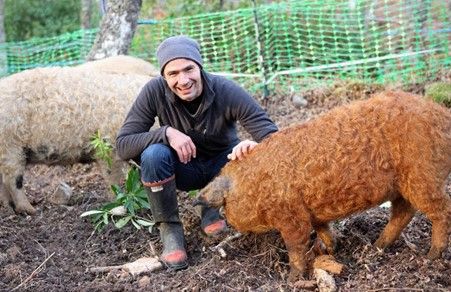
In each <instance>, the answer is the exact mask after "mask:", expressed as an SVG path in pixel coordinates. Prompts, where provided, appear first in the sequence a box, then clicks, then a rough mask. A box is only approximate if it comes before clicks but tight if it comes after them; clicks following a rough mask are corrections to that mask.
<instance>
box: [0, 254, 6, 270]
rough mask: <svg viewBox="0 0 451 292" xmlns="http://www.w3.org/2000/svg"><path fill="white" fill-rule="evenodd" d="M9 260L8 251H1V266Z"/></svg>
mask: <svg viewBox="0 0 451 292" xmlns="http://www.w3.org/2000/svg"><path fill="white" fill-rule="evenodd" d="M7 261H8V255H7V254H6V253H0V267H3V266H4V265H5V263H6V262H7Z"/></svg>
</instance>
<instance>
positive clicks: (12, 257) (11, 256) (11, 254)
mask: <svg viewBox="0 0 451 292" xmlns="http://www.w3.org/2000/svg"><path fill="white" fill-rule="evenodd" d="M6 254H7V255H8V257H9V259H10V260H11V261H14V260H16V258H17V255H18V254H20V249H19V248H18V247H17V246H16V245H15V246H13V247H10V248H8V249H7V250H6Z"/></svg>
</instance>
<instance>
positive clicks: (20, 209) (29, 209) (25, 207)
mask: <svg viewBox="0 0 451 292" xmlns="http://www.w3.org/2000/svg"><path fill="white" fill-rule="evenodd" d="M14 211H16V213H19V214H28V215H34V214H36V209H35V208H34V207H33V206H31V204H30V203H29V202H27V203H24V204H17V205H16V207H15V209H14Z"/></svg>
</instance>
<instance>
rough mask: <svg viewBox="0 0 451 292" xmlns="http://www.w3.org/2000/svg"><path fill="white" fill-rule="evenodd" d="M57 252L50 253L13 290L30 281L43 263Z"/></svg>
mask: <svg viewBox="0 0 451 292" xmlns="http://www.w3.org/2000/svg"><path fill="white" fill-rule="evenodd" d="M54 254H55V252H53V253H52V254H51V255H49V256H48V257H47V258H46V259H45V260H44V261H43V262H42V263H41V264H40V265H39V266H38V267H37V268H36V269H35V270H34V271H33V272H32V273H31V274H30V276H28V277H27V278H26V279H25V281H23V282H22V283H20V285H19V286H17V287H16V288H14V289H12V290H11V291H14V290H17V289H19V288H20V287H22V286H23V285H25V284H26V283H27V282H29V281H30V280H31V278H33V276H34V275H35V274H37V273H38V270H39V269H40V268H41V267H42V266H43V265H45V263H46V262H47V261H48V260H49V259H50V258H51V257H52V256H53V255H54Z"/></svg>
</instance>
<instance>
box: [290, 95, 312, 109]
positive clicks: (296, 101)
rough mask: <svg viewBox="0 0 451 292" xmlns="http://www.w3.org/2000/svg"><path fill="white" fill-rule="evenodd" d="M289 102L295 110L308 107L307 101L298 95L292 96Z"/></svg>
mask: <svg viewBox="0 0 451 292" xmlns="http://www.w3.org/2000/svg"><path fill="white" fill-rule="evenodd" d="M291 101H292V102H293V105H294V106H295V107H296V108H301V107H306V106H307V105H308V101H307V100H306V99H305V98H304V97H302V96H299V95H293V97H292V98H291Z"/></svg>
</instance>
